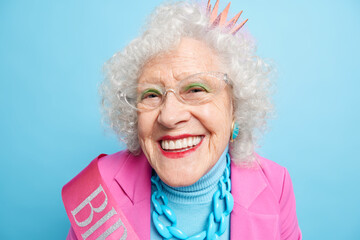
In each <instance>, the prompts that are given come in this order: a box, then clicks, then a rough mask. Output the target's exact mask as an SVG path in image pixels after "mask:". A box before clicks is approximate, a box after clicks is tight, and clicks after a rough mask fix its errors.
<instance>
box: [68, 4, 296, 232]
mask: <svg viewBox="0 0 360 240" xmlns="http://www.w3.org/2000/svg"><path fill="white" fill-rule="evenodd" d="M228 11H229V5H228V6H227V7H226V8H225V10H224V11H223V12H222V13H220V14H219V15H218V13H217V12H218V2H216V3H215V6H214V7H211V5H210V3H208V6H204V5H202V4H199V3H193V2H190V3H189V2H176V3H170V4H165V5H163V6H160V7H159V8H158V9H157V10H156V11H155V13H154V14H153V15H152V16H151V18H150V20H149V22H148V24H147V27H146V30H145V31H144V32H143V34H142V35H141V36H140V37H138V38H137V39H135V40H134V41H132V42H131V43H130V44H129V45H128V46H127V47H126V48H125V49H124V50H123V51H122V52H119V53H117V54H115V55H114V56H113V57H112V58H111V59H110V60H109V62H108V63H107V64H106V66H105V70H106V73H107V76H106V79H105V80H104V82H103V84H102V86H101V94H102V98H103V109H104V113H105V116H106V117H107V120H108V122H109V124H110V125H111V127H112V128H113V129H114V131H115V132H116V133H117V135H118V136H119V137H120V139H121V140H122V141H124V142H125V143H126V144H127V148H128V149H127V150H125V151H121V152H118V153H115V154H112V155H100V156H99V157H97V158H96V159H95V160H94V161H93V162H92V163H91V164H90V165H89V167H87V168H86V169H85V170H84V171H83V172H82V173H80V174H79V175H78V176H77V177H76V178H74V179H73V180H72V181H71V182H70V183H68V184H67V185H66V186H65V187H64V189H63V199H64V204H65V207H66V210H67V213H68V216H69V218H70V221H71V223H72V227H71V229H70V232H69V235H68V239H105V238H107V239H301V232H300V229H299V226H298V223H297V217H296V210H295V198H294V193H293V189H292V184H291V180H290V177H289V173H288V172H287V170H286V169H285V168H283V167H281V166H279V165H277V164H276V163H274V162H271V161H270V160H267V159H265V158H263V157H260V156H259V155H257V154H256V153H255V152H254V146H255V137H254V132H255V131H259V130H261V129H263V128H264V126H265V122H266V118H267V117H268V116H269V113H270V111H271V109H272V107H271V104H270V102H269V96H268V95H269V94H268V92H269V83H268V74H269V72H270V67H269V66H268V65H267V64H266V63H264V61H263V60H261V59H260V58H258V57H257V56H255V53H254V52H255V46H254V43H253V41H252V39H251V38H250V37H249V36H248V34H246V33H245V32H244V31H243V30H240V28H241V27H242V25H243V24H244V23H245V22H246V21H245V22H243V23H240V24H238V23H236V22H237V20H238V18H239V15H240V14H238V15H236V16H235V17H234V18H233V19H231V20H227V19H226V18H227V13H228ZM239 30H240V31H239Z"/></svg>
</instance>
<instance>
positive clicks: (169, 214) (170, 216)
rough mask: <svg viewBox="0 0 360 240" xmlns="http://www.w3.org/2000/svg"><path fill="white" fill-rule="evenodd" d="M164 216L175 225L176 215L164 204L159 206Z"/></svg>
mask: <svg viewBox="0 0 360 240" xmlns="http://www.w3.org/2000/svg"><path fill="white" fill-rule="evenodd" d="M161 208H162V210H163V212H164V214H165V216H166V217H167V218H168V219H169V220H170V221H171V222H172V225H176V215H175V213H174V211H173V210H171V208H169V207H168V206H166V205H162V206H161Z"/></svg>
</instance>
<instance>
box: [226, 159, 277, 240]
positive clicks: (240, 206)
mask: <svg viewBox="0 0 360 240" xmlns="http://www.w3.org/2000/svg"><path fill="white" fill-rule="evenodd" d="M231 182H232V188H231V189H232V190H231V193H232V195H233V197H234V209H233V211H232V213H231V220H230V225H231V226H230V235H231V239H275V234H276V231H275V232H274V229H275V230H276V229H277V228H276V224H277V221H278V219H277V218H278V215H277V214H273V211H270V212H272V213H271V214H267V213H266V212H265V213H264V212H262V210H261V211H260V212H261V213H258V212H257V211H256V210H257V209H258V208H260V209H266V206H265V205H267V204H265V205H264V206H263V204H262V203H263V200H264V201H267V198H266V197H264V198H263V199H262V197H263V196H264V192H266V190H267V188H268V183H267V181H266V178H265V176H264V175H263V172H262V170H261V167H260V165H258V164H256V166H255V167H253V168H242V167H239V166H236V165H235V164H233V163H231ZM265 195H266V194H265ZM271 199H272V198H271ZM271 201H272V200H271ZM251 207H252V208H251ZM250 209H251V210H250ZM253 209H255V210H253Z"/></svg>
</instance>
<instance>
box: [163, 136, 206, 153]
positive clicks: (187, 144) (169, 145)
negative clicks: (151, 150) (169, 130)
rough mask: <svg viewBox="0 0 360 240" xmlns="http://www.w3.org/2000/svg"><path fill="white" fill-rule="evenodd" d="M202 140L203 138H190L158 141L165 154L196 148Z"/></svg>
mask: <svg viewBox="0 0 360 240" xmlns="http://www.w3.org/2000/svg"><path fill="white" fill-rule="evenodd" d="M202 139H203V136H192V137H186V138H181V139H176V140H165V139H163V140H161V141H160V145H161V148H162V149H163V150H164V151H166V152H185V151H187V150H190V149H192V148H194V147H196V146H197V145H198V144H199V143H200V142H201V140H202Z"/></svg>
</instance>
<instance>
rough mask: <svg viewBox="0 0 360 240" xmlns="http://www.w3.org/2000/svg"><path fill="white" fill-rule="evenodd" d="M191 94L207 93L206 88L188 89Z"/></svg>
mask: <svg viewBox="0 0 360 240" xmlns="http://www.w3.org/2000/svg"><path fill="white" fill-rule="evenodd" d="M188 92H189V93H199V92H207V91H206V90H205V89H204V88H201V87H193V88H190V89H188Z"/></svg>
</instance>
